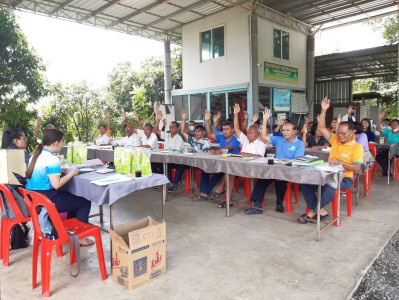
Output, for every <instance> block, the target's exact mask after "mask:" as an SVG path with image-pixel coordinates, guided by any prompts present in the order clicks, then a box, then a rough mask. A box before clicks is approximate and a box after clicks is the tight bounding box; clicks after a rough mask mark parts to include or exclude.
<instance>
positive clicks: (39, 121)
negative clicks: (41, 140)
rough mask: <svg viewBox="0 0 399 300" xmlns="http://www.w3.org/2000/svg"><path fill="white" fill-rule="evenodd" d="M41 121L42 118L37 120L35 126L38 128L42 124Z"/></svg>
mask: <svg viewBox="0 0 399 300" xmlns="http://www.w3.org/2000/svg"><path fill="white" fill-rule="evenodd" d="M42 122H43V120H42V118H40V117H39V118H37V121H36V124H37V125H39V126H40V124H42Z"/></svg>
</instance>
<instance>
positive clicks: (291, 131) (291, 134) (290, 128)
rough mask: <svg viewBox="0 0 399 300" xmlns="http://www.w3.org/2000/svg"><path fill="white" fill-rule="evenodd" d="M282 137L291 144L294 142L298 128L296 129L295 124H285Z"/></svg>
mask: <svg viewBox="0 0 399 300" xmlns="http://www.w3.org/2000/svg"><path fill="white" fill-rule="evenodd" d="M282 130H283V132H282V133H283V136H284V138H285V139H286V140H287V141H289V142H291V141H293V140H294V138H295V135H296V134H297V131H298V128H297V127H296V125H295V124H292V123H285V124H284V126H283V129H282Z"/></svg>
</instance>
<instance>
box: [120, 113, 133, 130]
mask: <svg viewBox="0 0 399 300" xmlns="http://www.w3.org/2000/svg"><path fill="white" fill-rule="evenodd" d="M121 118H122V121H123V123H125V125H126V126H127V127H129V128H130V129H131V130H132V131H133V132H134V133H137V128H136V127H134V125H132V124H130V123H129V122H128V121H127V120H126V113H125V112H124V111H123V112H122V114H121Z"/></svg>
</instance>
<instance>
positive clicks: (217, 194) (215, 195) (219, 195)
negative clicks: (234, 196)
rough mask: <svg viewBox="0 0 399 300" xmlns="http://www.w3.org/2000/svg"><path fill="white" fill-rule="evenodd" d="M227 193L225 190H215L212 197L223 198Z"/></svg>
mask: <svg viewBox="0 0 399 300" xmlns="http://www.w3.org/2000/svg"><path fill="white" fill-rule="evenodd" d="M225 193H226V192H225V191H223V192H221V193H218V192H213V194H212V196H211V197H212V198H215V199H219V198H221V197H222V196H223V195H224V194H225Z"/></svg>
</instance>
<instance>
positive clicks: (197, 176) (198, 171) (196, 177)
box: [194, 169, 201, 189]
mask: <svg viewBox="0 0 399 300" xmlns="http://www.w3.org/2000/svg"><path fill="white" fill-rule="evenodd" d="M194 173H195V180H196V181H197V189H199V187H200V176H201V171H200V170H199V169H194Z"/></svg>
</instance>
